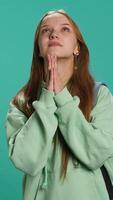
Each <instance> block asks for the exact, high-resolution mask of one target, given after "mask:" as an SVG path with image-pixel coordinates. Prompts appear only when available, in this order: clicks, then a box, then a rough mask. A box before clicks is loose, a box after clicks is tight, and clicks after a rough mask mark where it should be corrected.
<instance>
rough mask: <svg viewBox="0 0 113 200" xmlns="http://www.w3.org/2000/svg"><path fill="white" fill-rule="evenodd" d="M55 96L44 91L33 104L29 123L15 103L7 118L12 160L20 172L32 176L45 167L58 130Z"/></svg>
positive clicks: (43, 89)
mask: <svg viewBox="0 0 113 200" xmlns="http://www.w3.org/2000/svg"><path fill="white" fill-rule="evenodd" d="M53 95H54V94H53V93H52V92H50V91H48V90H47V89H45V88H42V91H41V95H40V98H39V100H36V101H34V102H33V103H32V105H33V107H34V109H35V111H34V112H33V114H32V115H31V116H30V118H29V119H27V117H26V116H25V115H24V114H23V113H22V112H21V111H20V110H18V109H17V108H16V107H15V106H14V105H13V104H12V103H10V109H9V112H8V114H7V120H6V131H7V140H8V146H9V157H10V159H11V160H12V161H13V163H14V165H15V166H16V167H17V168H18V169H20V170H22V171H24V172H25V173H27V174H29V175H31V176H35V175H36V174H37V173H38V171H39V170H41V169H42V168H43V167H44V166H45V164H46V161H47V158H48V154H49V151H50V148H51V144H52V139H53V136H54V134H55V131H56V128H57V118H56V116H55V115H54V112H55V110H56V105H55V103H54V100H53Z"/></svg>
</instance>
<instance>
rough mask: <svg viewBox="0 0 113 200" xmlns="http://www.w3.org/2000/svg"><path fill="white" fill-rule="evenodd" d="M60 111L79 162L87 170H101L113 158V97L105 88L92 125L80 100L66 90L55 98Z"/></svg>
mask: <svg viewBox="0 0 113 200" xmlns="http://www.w3.org/2000/svg"><path fill="white" fill-rule="evenodd" d="M54 100H55V102H56V105H57V107H58V109H57V110H56V111H55V114H56V115H57V117H58V124H59V128H60V130H61V134H62V135H63V137H64V139H65V141H66V143H67V144H68V146H69V147H70V149H71V150H72V152H73V154H74V155H75V157H76V158H78V160H79V161H80V162H81V163H82V164H84V165H85V166H86V167H87V168H89V169H91V170H94V169H97V168H99V167H100V166H101V165H103V163H104V162H105V161H106V160H107V159H108V158H109V157H111V156H113V96H112V94H111V93H110V91H109V90H108V88H107V87H105V86H101V88H100V89H99V92H98V96H97V103H96V105H95V107H94V108H93V110H92V112H91V117H92V121H91V122H88V121H87V120H86V119H85V117H84V115H83V113H82V112H81V110H80V109H79V107H78V106H79V102H80V99H79V97H77V96H74V97H72V96H71V94H70V93H69V91H68V90H67V88H66V87H65V88H64V89H63V90H62V91H61V92H60V93H58V94H57V95H56V96H54Z"/></svg>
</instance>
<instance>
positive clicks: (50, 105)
mask: <svg viewBox="0 0 113 200" xmlns="http://www.w3.org/2000/svg"><path fill="white" fill-rule="evenodd" d="M53 96H54V92H52V91H49V90H48V89H46V88H42V90H41V94H40V97H39V100H38V102H40V103H41V104H42V105H43V106H44V107H45V108H46V109H50V110H52V111H53V112H55V110H56V104H55V102H54V99H53ZM36 102H37V101H34V102H33V106H34V107H35V106H36Z"/></svg>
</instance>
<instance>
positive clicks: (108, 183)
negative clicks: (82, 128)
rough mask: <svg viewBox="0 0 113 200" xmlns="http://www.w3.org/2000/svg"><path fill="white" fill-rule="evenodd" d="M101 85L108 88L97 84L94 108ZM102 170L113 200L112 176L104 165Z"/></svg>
mask: <svg viewBox="0 0 113 200" xmlns="http://www.w3.org/2000/svg"><path fill="white" fill-rule="evenodd" d="M101 85H105V86H106V84H105V83H102V82H95V87H94V103H93V106H95V104H96V102H97V94H98V91H99V88H100V87H101ZM100 169H101V172H102V175H103V179H104V182H105V185H106V189H107V192H108V195H109V199H110V200H113V185H112V182H111V179H110V176H109V174H108V171H107V169H106V168H105V166H104V165H103V166H102V167H101V168H100Z"/></svg>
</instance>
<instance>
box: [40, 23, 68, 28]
mask: <svg viewBox="0 0 113 200" xmlns="http://www.w3.org/2000/svg"><path fill="white" fill-rule="evenodd" d="M60 25H68V26H70V24H67V23H64V24H60ZM45 26H49V25H48V24H44V25H42V26H41V28H43V27H45Z"/></svg>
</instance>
